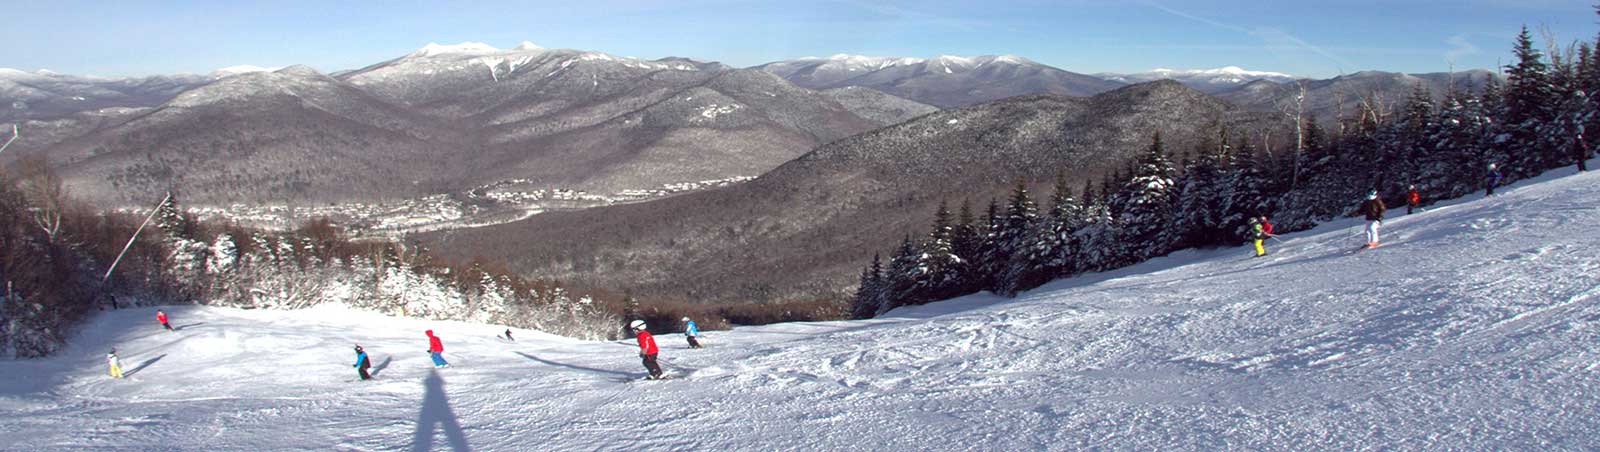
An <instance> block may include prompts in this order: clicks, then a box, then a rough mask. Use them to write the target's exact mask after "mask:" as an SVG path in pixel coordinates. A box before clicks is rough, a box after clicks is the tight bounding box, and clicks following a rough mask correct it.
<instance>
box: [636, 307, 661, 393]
mask: <svg viewBox="0 0 1600 452" xmlns="http://www.w3.org/2000/svg"><path fill="white" fill-rule="evenodd" d="M628 328H630V329H632V330H633V331H634V332H635V334H637V335H638V337H639V357H640V358H644V368H645V369H648V370H649V371H650V377H649V378H650V379H651V380H659V379H661V365H659V364H656V354H657V353H659V352H660V350H658V349H656V338H655V336H651V335H650V332H649V331H645V330H644V321H643V320H634V321H632V322H629V323H628Z"/></svg>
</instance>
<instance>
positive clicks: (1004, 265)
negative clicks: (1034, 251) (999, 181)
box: [986, 179, 1039, 296]
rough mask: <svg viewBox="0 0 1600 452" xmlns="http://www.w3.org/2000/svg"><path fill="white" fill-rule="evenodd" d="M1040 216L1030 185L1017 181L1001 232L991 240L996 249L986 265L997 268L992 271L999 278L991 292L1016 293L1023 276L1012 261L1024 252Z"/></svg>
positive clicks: (996, 279) (1008, 294)
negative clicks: (1019, 278)
mask: <svg viewBox="0 0 1600 452" xmlns="http://www.w3.org/2000/svg"><path fill="white" fill-rule="evenodd" d="M1038 216H1039V212H1038V207H1037V206H1036V205H1035V204H1034V203H1033V198H1032V196H1031V195H1029V194H1028V185H1027V183H1026V182H1024V181H1023V180H1021V179H1019V180H1017V186H1016V188H1013V189H1012V190H1011V197H1010V201H1009V202H1008V203H1007V204H1006V213H1005V218H1004V219H1002V221H1001V225H1000V229H999V230H997V231H995V234H994V236H993V237H991V238H990V242H991V243H993V246H992V247H991V248H990V253H991V255H990V256H989V257H988V259H986V262H988V263H991V264H992V265H994V268H993V271H995V272H996V273H997V276H996V277H995V281H994V285H993V286H991V287H990V288H989V290H991V291H993V292H994V293H997V294H1001V295H1006V296H1011V295H1015V294H1016V292H1017V282H1018V276H1020V275H1019V274H1017V273H1016V272H1015V270H1014V269H1013V268H1012V261H1013V260H1014V259H1017V258H1018V257H1019V256H1020V255H1021V253H1023V252H1024V251H1025V248H1026V247H1027V245H1028V238H1029V237H1030V235H1031V234H1030V232H1032V231H1033V228H1034V223H1035V221H1036V220H1037V219H1038Z"/></svg>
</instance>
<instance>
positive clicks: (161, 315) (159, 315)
mask: <svg viewBox="0 0 1600 452" xmlns="http://www.w3.org/2000/svg"><path fill="white" fill-rule="evenodd" d="M156 321H157V322H161V326H162V327H165V328H166V329H167V331H177V330H174V329H172V324H170V323H167V313H165V312H161V310H160V309H157V310H156Z"/></svg>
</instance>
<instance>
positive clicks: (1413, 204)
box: [1406, 185, 1422, 215]
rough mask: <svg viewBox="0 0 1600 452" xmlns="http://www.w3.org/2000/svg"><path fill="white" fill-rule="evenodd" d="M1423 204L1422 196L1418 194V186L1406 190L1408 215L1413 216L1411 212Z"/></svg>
mask: <svg viewBox="0 0 1600 452" xmlns="http://www.w3.org/2000/svg"><path fill="white" fill-rule="evenodd" d="M1421 202H1422V195H1421V194H1419V193H1417V186H1416V185H1412V186H1410V187H1408V188H1406V215H1411V212H1412V211H1414V210H1416V209H1417V204H1420V203H1421Z"/></svg>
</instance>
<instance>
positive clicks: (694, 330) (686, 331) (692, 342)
mask: <svg viewBox="0 0 1600 452" xmlns="http://www.w3.org/2000/svg"><path fill="white" fill-rule="evenodd" d="M683 335H684V337H687V338H689V348H701V347H700V341H699V340H698V338H699V337H700V328H699V327H696V326H695V325H694V321H693V320H689V318H688V317H684V318H683Z"/></svg>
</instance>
